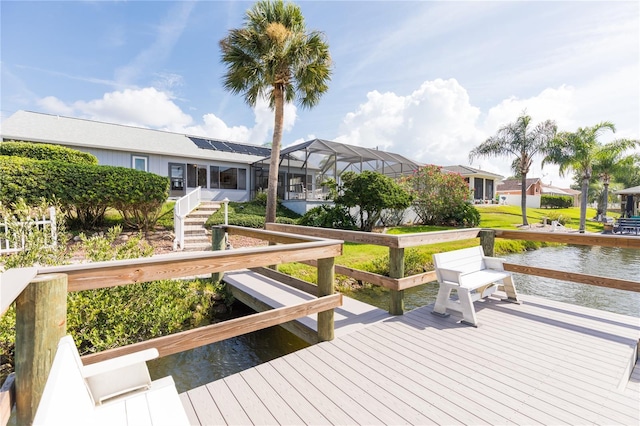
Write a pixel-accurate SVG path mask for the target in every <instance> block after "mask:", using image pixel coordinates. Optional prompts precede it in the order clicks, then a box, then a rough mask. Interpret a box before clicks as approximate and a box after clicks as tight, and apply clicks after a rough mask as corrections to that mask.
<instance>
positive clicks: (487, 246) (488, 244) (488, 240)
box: [478, 229, 496, 257]
mask: <svg viewBox="0 0 640 426" xmlns="http://www.w3.org/2000/svg"><path fill="white" fill-rule="evenodd" d="M478 236H479V237H480V245H481V246H482V251H484V255H485V256H488V257H493V256H494V253H495V250H494V247H495V242H496V231H494V230H493V229H482V230H481V231H480V232H479V233H478Z"/></svg>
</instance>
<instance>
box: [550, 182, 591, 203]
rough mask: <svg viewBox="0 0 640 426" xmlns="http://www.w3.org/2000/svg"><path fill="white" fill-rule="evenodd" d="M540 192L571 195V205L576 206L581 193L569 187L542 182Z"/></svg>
mask: <svg viewBox="0 0 640 426" xmlns="http://www.w3.org/2000/svg"><path fill="white" fill-rule="evenodd" d="M542 194H548V195H564V196H567V197H571V199H572V200H573V204H572V205H573V207H578V206H579V205H580V196H581V195H582V192H580V191H578V190H575V189H571V188H557V187H555V186H552V185H545V184H544V183H543V184H542Z"/></svg>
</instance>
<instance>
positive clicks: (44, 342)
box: [15, 274, 67, 425]
mask: <svg viewBox="0 0 640 426" xmlns="http://www.w3.org/2000/svg"><path fill="white" fill-rule="evenodd" d="M65 334H67V276H66V275H64V274H49V275H38V276H37V277H35V278H34V279H33V280H32V281H31V282H30V283H29V285H28V286H27V288H25V289H24V291H23V292H22V293H21V294H20V296H18V298H17V299H16V344H15V348H16V349H15V368H16V414H17V416H16V418H17V424H19V425H30V424H31V423H33V419H34V418H35V415H36V410H37V408H38V404H39V403H40V398H42V393H43V392H44V385H45V384H46V382H47V377H49V371H50V370H51V365H52V364H53V357H54V356H55V354H56V351H57V349H58V343H59V342H60V339H61V338H62V337H64V335H65Z"/></svg>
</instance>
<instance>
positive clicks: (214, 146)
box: [187, 136, 271, 157]
mask: <svg viewBox="0 0 640 426" xmlns="http://www.w3.org/2000/svg"><path fill="white" fill-rule="evenodd" d="M187 137H188V138H189V139H191V141H192V142H193V143H194V144H195V145H196V146H197V147H198V148H200V149H209V150H212V151H221V152H233V153H236V154H247V155H256V156H260V157H268V156H269V155H271V149H270V148H265V147H262V146H256V145H244V144H240V143H233V142H225V141H217V140H211V139H204V138H196V137H192V136H187Z"/></svg>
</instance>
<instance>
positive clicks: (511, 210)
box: [279, 205, 617, 282]
mask: <svg viewBox="0 0 640 426" xmlns="http://www.w3.org/2000/svg"><path fill="white" fill-rule="evenodd" d="M478 210H479V211H480V225H479V227H481V228H499V229H517V228H518V226H519V225H521V224H522V214H521V210H520V207H517V206H498V205H494V206H482V207H480V208H479V209H478ZM607 214H608V215H610V216H617V214H616V213H613V214H612V213H611V212H608V213H607ZM559 215H562V216H564V217H565V218H567V220H568V222H567V224H566V225H565V226H566V227H567V228H571V229H576V230H577V229H578V226H579V223H580V209H579V208H577V207H574V208H567V209H533V208H531V209H527V220H528V221H529V224H530V225H531V226H532V227H535V226H536V225H537V224H541V223H542V221H543V219H544V218H545V217H547V218H549V217H558V216H559ZM595 215H596V210H595V209H587V218H589V217H594V216H595ZM586 226H587V232H600V231H602V224H601V223H598V222H593V221H590V220H587V223H586ZM447 229H451V228H446V227H440V226H402V227H397V228H391V229H389V230H388V233H389V234H395V235H402V234H410V233H418V232H433V231H442V230H447ZM477 244H478V240H477V239H475V238H474V239H469V240H461V241H451V242H446V243H438V244H430V245H425V246H421V247H416V248H412V249H408V250H416V251H417V256H415V257H418V258H422V259H427V260H426V261H425V263H424V265H423V266H424V269H425V270H430V269H432V266H433V265H432V263H431V255H432V254H433V253H439V252H443V251H450V250H457V249H461V248H466V247H471V246H474V245H477ZM550 245H554V244H552V243H543V242H534V241H517V240H501V239H498V240H497V241H496V245H495V250H496V253H497V254H498V255H500V254H505V253H512V252H522V251H527V250H532V249H537V248H540V247H546V246H550ZM388 254H389V249H388V248H387V247H382V246H375V245H370V244H355V243H345V244H344V247H343V254H342V256H340V257H339V258H336V264H338V265H342V266H347V267H350V268H355V269H361V270H369V269H371V265H372V264H373V263H375V262H380V261H381V260H382V259H383V258H386V257H388ZM279 269H280V270H281V271H282V272H284V273H286V274H289V275H293V276H295V277H297V278H300V279H304V280H306V281H310V282H315V281H316V277H315V269H314V268H311V267H308V266H305V265H301V264H298V263H289V264H284V265H280V267H279Z"/></svg>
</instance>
